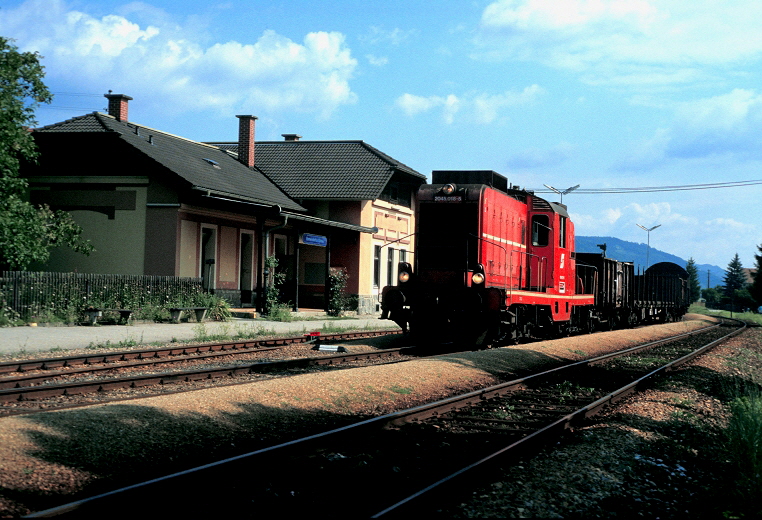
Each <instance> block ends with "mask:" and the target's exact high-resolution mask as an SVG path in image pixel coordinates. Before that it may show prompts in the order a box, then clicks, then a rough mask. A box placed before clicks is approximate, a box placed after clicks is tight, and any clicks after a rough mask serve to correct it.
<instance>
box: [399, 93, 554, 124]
mask: <svg viewBox="0 0 762 520" xmlns="http://www.w3.org/2000/svg"><path fill="white" fill-rule="evenodd" d="M543 93H544V90H543V89H542V87H539V86H538V85H531V86H528V87H526V88H525V89H524V90H522V91H520V92H515V91H506V92H503V93H501V94H487V93H469V94H466V95H462V96H457V95H455V94H448V95H447V96H428V97H425V96H417V95H414V94H409V93H405V94H403V95H401V96H400V97H398V98H397V100H396V101H395V104H396V105H397V106H398V107H399V108H401V109H402V110H403V111H404V112H405V113H406V114H407V115H408V116H415V115H417V114H420V113H423V112H428V111H430V110H434V109H441V110H442V118H443V120H444V121H445V122H446V123H447V124H452V123H454V122H455V116H456V115H457V114H458V113H459V112H462V113H465V114H466V115H465V116H464V117H466V118H468V119H469V121H470V122H473V123H478V124H489V123H492V122H493V121H495V120H496V119H498V118H499V117H500V115H501V113H503V112H504V111H505V110H506V109H508V108H511V107H514V106H519V105H527V104H531V103H533V102H534V101H535V100H536V99H537V97H538V96H540V95H542V94H543Z"/></svg>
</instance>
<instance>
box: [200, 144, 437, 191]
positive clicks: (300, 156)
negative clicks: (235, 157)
mask: <svg viewBox="0 0 762 520" xmlns="http://www.w3.org/2000/svg"><path fill="white" fill-rule="evenodd" d="M210 144H214V145H215V146H219V147H220V148H221V149H223V150H227V151H229V152H231V153H237V152H238V145H237V144H236V143H210ZM254 157H255V162H256V165H257V167H258V168H259V169H261V170H262V171H263V172H264V173H265V174H266V175H267V176H268V177H269V178H270V179H271V180H272V181H273V182H275V183H276V184H277V185H278V186H280V187H281V188H282V189H283V190H284V191H285V192H286V193H288V194H289V195H290V196H291V197H293V198H295V199H333V200H336V199H343V200H374V199H377V198H379V196H380V195H381V192H382V191H383V189H384V187H385V186H386V184H387V183H388V182H389V180H390V179H391V177H392V174H394V173H395V172H400V173H402V174H407V175H408V176H410V181H411V182H412V183H421V182H425V181H426V176H425V175H422V174H420V173H418V172H417V171H415V170H413V169H412V168H410V167H409V166H406V165H404V164H402V163H401V162H399V161H397V160H395V159H392V158H391V157H389V156H388V155H386V154H384V153H383V152H380V151H379V150H377V149H376V148H374V147H372V146H370V145H369V144H367V143H365V142H363V141H259V142H257V143H256V146H255V153H254Z"/></svg>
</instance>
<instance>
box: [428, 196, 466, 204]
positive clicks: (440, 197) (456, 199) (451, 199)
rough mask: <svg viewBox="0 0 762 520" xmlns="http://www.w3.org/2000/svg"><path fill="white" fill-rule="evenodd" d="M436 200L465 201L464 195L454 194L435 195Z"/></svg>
mask: <svg viewBox="0 0 762 520" xmlns="http://www.w3.org/2000/svg"><path fill="white" fill-rule="evenodd" d="M434 202H463V197H461V196H460V195H454V196H452V197H442V196H439V197H434Z"/></svg>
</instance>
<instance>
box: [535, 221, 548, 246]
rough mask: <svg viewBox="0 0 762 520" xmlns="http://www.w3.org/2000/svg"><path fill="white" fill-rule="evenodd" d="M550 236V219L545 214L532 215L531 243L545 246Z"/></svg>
mask: <svg viewBox="0 0 762 520" xmlns="http://www.w3.org/2000/svg"><path fill="white" fill-rule="evenodd" d="M549 237H550V219H548V216H547V215H534V216H532V245H533V246H537V247H545V246H547V245H548V238H549Z"/></svg>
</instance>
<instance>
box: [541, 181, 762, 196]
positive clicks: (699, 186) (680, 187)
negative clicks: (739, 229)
mask: <svg viewBox="0 0 762 520" xmlns="http://www.w3.org/2000/svg"><path fill="white" fill-rule="evenodd" d="M759 184H762V179H752V180H747V181H733V182H714V183H708V184H683V185H676V186H643V187H639V188H581V189H577V190H576V191H575V193H578V194H581V195H582V194H587V195H594V194H604V193H650V192H658V191H686V190H712V189H718V188H738V187H742V186H756V185H759ZM534 191H535V193H553V192H552V191H551V190H534Z"/></svg>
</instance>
